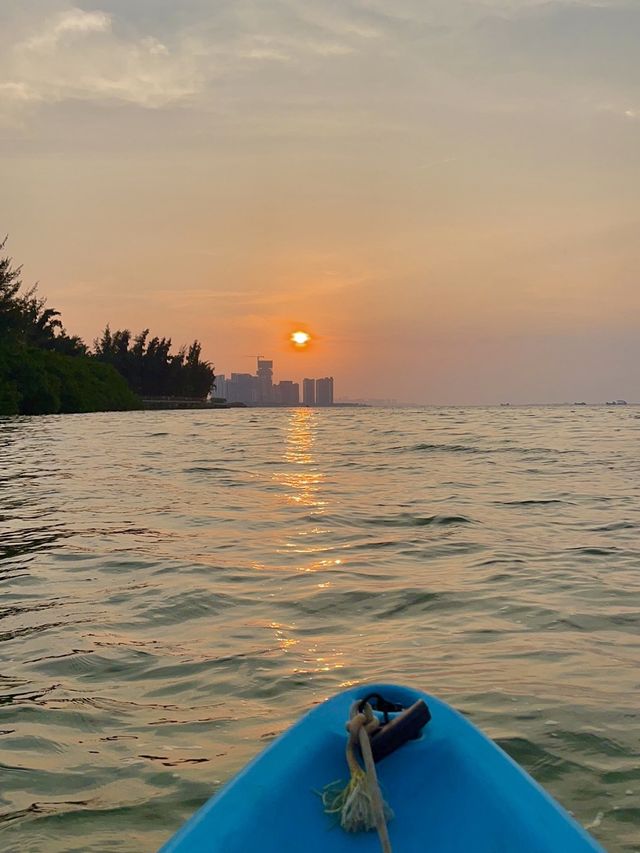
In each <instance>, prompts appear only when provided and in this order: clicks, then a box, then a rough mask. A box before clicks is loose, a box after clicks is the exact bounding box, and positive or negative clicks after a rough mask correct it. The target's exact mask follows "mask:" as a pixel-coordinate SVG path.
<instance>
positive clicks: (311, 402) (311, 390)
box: [302, 379, 316, 406]
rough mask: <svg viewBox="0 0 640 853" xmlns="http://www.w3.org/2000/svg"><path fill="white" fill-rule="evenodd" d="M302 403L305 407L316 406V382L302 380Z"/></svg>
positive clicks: (313, 380)
mask: <svg viewBox="0 0 640 853" xmlns="http://www.w3.org/2000/svg"><path fill="white" fill-rule="evenodd" d="M302 402H303V403H304V405H305V406H315V404H316V380H315V379H303V380H302Z"/></svg>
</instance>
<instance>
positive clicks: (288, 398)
mask: <svg viewBox="0 0 640 853" xmlns="http://www.w3.org/2000/svg"><path fill="white" fill-rule="evenodd" d="M274 391H275V400H274V402H276V403H279V404H280V405H281V406H299V405H300V386H299V385H298V383H297V382H291V381H290V380H288V379H284V380H283V381H282V382H278V384H277V385H274Z"/></svg>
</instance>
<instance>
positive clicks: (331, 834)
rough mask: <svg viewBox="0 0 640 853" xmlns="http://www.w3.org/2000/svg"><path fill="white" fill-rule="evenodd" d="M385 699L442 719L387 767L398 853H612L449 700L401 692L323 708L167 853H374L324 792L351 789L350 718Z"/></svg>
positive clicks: (343, 697) (239, 779)
mask: <svg viewBox="0 0 640 853" xmlns="http://www.w3.org/2000/svg"><path fill="white" fill-rule="evenodd" d="M373 691H376V692H378V693H381V694H382V695H383V696H384V697H385V698H386V699H389V700H390V701H392V702H399V703H402V704H403V705H404V706H409V705H411V704H412V703H413V702H415V701H416V700H417V699H424V700H425V701H426V703H427V705H428V706H429V709H430V711H431V715H432V719H431V721H430V722H429V723H428V725H427V726H426V727H425V729H424V730H423V733H422V735H421V736H420V738H419V739H418V740H414V741H411V742H409V743H408V744H406V745H404V746H402V747H400V748H399V749H398V750H397V751H396V752H394V753H393V754H392V755H390V756H388V757H387V758H385V759H384V760H383V761H381V762H380V763H379V764H378V765H377V771H378V777H379V780H380V784H381V786H382V789H383V793H384V796H385V799H386V800H387V802H388V803H389V805H390V806H391V808H392V809H393V811H394V813H395V818H394V819H393V820H392V821H391V822H390V824H389V835H390V838H391V843H392V845H393V847H394V851H397V853H414V852H415V853H418V851H420V853H423V851H429V853H445V851H446V853H463V851H464V853H503V851H504V853H507V851H508V853H558V851H562V853H588V851H600V853H603V851H602V848H601V847H600V846H599V845H598V844H597V843H596V842H595V841H594V840H593V839H592V838H591V837H590V836H589V835H588V834H587V833H586V832H585V831H584V830H583V829H582V828H581V827H580V826H579V825H578V824H577V823H576V822H575V821H574V820H573V819H572V818H571V817H570V816H569V815H568V814H567V813H566V812H565V811H564V810H563V809H562V808H561V807H560V806H559V805H558V804H557V803H556V802H555V800H553V799H552V798H551V797H550V796H549V795H548V794H547V793H546V792H545V791H544V790H543V789H542V788H541V787H540V786H539V785H538V784H537V783H536V782H534V781H533V780H532V779H531V777H529V776H528V775H527V774H526V773H525V772H524V770H522V769H521V768H520V767H519V766H518V765H517V764H516V763H515V762H514V761H513V760H512V759H511V758H509V757H508V756H507V755H506V753H504V752H503V751H502V750H501V749H500V748H499V747H498V746H496V745H495V744H494V743H493V742H492V741H491V740H489V739H488V738H487V737H486V736H485V735H483V734H482V732H480V731H479V730H478V729H477V728H475V726H473V724H472V723H470V722H469V721H468V720H466V719H465V718H464V717H463V716H462V715H461V714H459V713H458V712H457V711H454V710H453V709H452V708H450V707H449V706H448V705H447V704H446V703H444V702H442V701H440V700H438V699H436V698H435V697H433V696H429V695H428V694H425V693H422V692H420V691H417V690H411V689H409V688H405V687H398V686H394V685H386V684H376V685H361V686H359V687H356V688H353V689H350V690H347V691H345V692H344V693H340V694H338V695H336V696H334V697H332V698H331V699H329V700H328V701H326V702H324V703H322V704H321V705H318V706H317V707H316V708H314V709H313V710H312V711H310V712H309V713H308V714H307V715H305V716H304V717H303V718H302V719H301V720H300V721H299V722H298V723H296V725H294V726H293V727H292V728H290V729H289V730H287V731H286V732H285V733H284V734H283V735H281V736H280V737H279V738H278V739H277V740H276V741H274V742H273V743H272V744H271V745H270V746H269V747H268V748H267V749H266V750H265V751H264V752H262V753H261V754H260V755H258V756H257V758H255V759H254V760H253V761H252V762H251V763H250V764H249V765H247V767H246V768H245V769H244V770H243V771H242V772H241V773H240V774H239V775H238V776H236V777H235V778H234V779H232V780H231V781H230V782H229V783H228V784H227V785H226V786H225V787H224V788H223V789H222V790H221V791H220V792H219V793H218V794H217V795H216V796H214V797H212V798H211V800H209V801H208V802H207V803H205V805H204V806H203V807H202V808H201V809H200V810H199V811H198V812H197V813H196V814H195V815H194V816H193V817H192V818H191V819H190V820H189V821H188V822H187V823H186V824H185V825H184V826H183V827H182V829H180V830H179V831H178V832H177V833H176V835H175V836H174V837H173V838H172V839H170V840H169V841H168V842H167V844H165V845H164V847H163V848H162V851H161V853H201V851H202V853H204V852H205V851H207V853H217V851H220V853H222V851H225V853H236V851H237V853H240V851H249V850H252V849H254V848H257V849H259V850H260V851H261V853H269V851H274V853H275V851H278V853H299V851H304V853H316V851H317V853H327V851H328V850H330V851H332V853H334V852H335V853H343V851H344V853H365V851H377V850H379V842H378V838H377V836H376V833H375V832H367V833H356V834H350V833H346V832H344V830H342V829H341V828H340V826H338V825H337V823H336V820H335V819H333V818H332V817H330V816H328V815H326V814H325V813H324V812H323V808H322V802H321V799H320V797H319V795H318V792H320V791H322V789H323V787H324V786H325V785H326V784H328V783H330V782H334V781H336V780H338V779H342V780H344V781H345V782H346V781H348V771H347V768H346V764H345V758H344V749H345V742H346V733H345V721H346V720H347V718H348V716H349V708H350V706H351V703H352V702H353V701H355V700H356V699H360V698H362V697H364V696H366V695H367V694H368V693H371V692H373Z"/></svg>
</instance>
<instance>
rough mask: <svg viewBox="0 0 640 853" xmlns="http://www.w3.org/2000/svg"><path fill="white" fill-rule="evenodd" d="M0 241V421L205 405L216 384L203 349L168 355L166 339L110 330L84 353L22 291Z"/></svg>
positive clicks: (31, 292) (53, 316)
mask: <svg viewBox="0 0 640 853" xmlns="http://www.w3.org/2000/svg"><path fill="white" fill-rule="evenodd" d="M5 246H6V238H5V239H4V240H0V415H3V414H4V415H11V414H51V413H57V412H90V411H106V410H123V409H134V408H139V407H141V405H142V403H141V400H140V396H162V397H192V398H198V399H204V398H205V397H206V396H207V394H208V393H209V392H210V391H211V389H212V387H213V383H214V380H215V376H214V370H213V367H212V366H211V364H210V363H209V362H207V361H204V360H203V359H202V347H201V345H200V343H199V342H198V341H194V342H193V343H192V344H191V345H190V346H189V347H181V348H180V349H179V350H178V352H177V353H172V352H171V346H172V344H171V339H170V338H164V337H163V338H159V337H151V338H150V337H149V335H150V332H149V329H145V330H143V331H142V332H140V334H138V335H136V336H135V337H134V336H132V334H131V332H130V331H129V330H128V329H121V330H117V331H114V332H112V331H111V330H110V328H109V326H108V325H107V326H106V328H105V330H104V331H103V332H102V334H101V336H100V337H99V338H97V339H96V340H95V341H94V343H93V348H89V347H87V345H86V344H85V343H84V341H83V340H82V339H81V338H80V337H78V336H77V335H70V334H69V333H68V332H67V330H66V329H65V327H64V325H63V323H62V320H61V316H60V312H59V311H56V310H55V309H54V308H49V307H48V306H47V301H46V299H45V298H44V297H42V296H40V295H39V293H38V287H37V285H34V286H32V287H30V288H25V287H24V286H23V283H22V280H21V272H22V268H21V267H20V266H15V265H14V262H13V260H12V258H10V257H9V256H7V255H6V254H5V253H4V250H5Z"/></svg>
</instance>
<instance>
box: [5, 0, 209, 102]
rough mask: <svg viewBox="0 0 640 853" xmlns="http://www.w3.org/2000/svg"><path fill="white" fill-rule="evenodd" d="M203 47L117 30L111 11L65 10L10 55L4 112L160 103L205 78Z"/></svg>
mask: <svg viewBox="0 0 640 853" xmlns="http://www.w3.org/2000/svg"><path fill="white" fill-rule="evenodd" d="M198 55H199V51H198V45H197V44H195V43H194V42H191V43H186V42H185V41H182V42H180V43H178V45H177V47H174V48H173V49H172V48H170V47H168V46H167V45H166V44H164V43H163V42H161V41H159V40H158V39H157V38H154V37H153V36H144V37H142V38H135V37H130V36H126V35H121V34H118V33H117V32H116V31H115V29H114V26H113V19H112V17H111V15H109V14H107V13H106V12H102V11H94V12H87V11H84V10H82V9H79V8H74V7H72V8H66V9H63V10H61V11H60V12H59V13H58V14H57V15H54V16H53V17H51V18H49V19H47V20H45V21H44V22H43V23H42V24H41V25H40V26H39V28H38V29H37V31H36V32H34V33H33V34H32V35H30V36H28V37H27V38H24V39H23V40H22V41H18V42H17V43H16V44H14V45H13V46H12V47H11V48H10V49H8V50H6V51H5V53H4V57H3V60H2V61H1V63H0V70H1V71H2V77H4V82H2V83H1V84H0V116H1V115H2V114H3V113H4V115H5V118H7V117H10V116H11V115H13V114H15V111H16V109H18V110H20V109H24V108H28V107H29V106H31V107H32V106H33V105H37V104H43V103H57V102H61V101H64V100H101V99H109V100H115V101H121V102H124V103H130V104H136V105H139V106H142V107H148V108H153V107H161V106H164V105H166V104H169V103H172V102H174V101H178V100H181V99H184V98H187V97H190V96H192V95H193V94H194V93H196V92H197V91H198V90H199V88H200V86H201V83H202V78H201V75H200V73H199V71H198V63H197V58H198Z"/></svg>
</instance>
